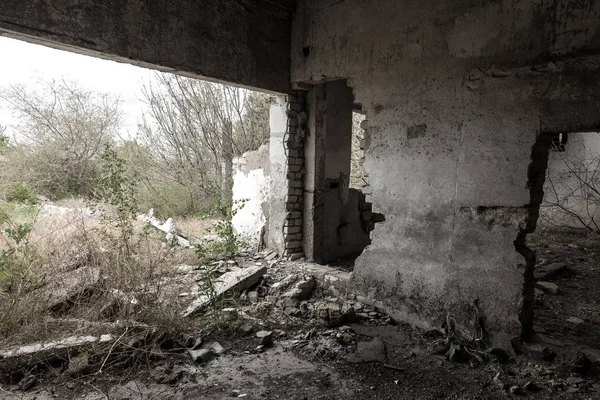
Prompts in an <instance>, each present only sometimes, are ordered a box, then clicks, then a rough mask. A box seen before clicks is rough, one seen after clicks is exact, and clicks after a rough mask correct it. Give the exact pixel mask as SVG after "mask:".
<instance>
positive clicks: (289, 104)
mask: <svg viewBox="0 0 600 400" xmlns="http://www.w3.org/2000/svg"><path fill="white" fill-rule="evenodd" d="M305 108H306V101H305V96H304V93H303V92H298V91H295V92H293V93H292V94H291V95H288V96H278V97H277V98H276V101H275V103H274V104H273V105H271V113H270V115H271V117H270V121H271V137H270V147H269V153H270V159H271V201H270V204H271V211H270V218H269V240H268V245H269V247H270V248H271V249H274V250H277V252H278V253H279V255H280V256H284V257H287V258H289V259H292V260H296V259H299V258H301V257H303V256H304V252H303V246H302V244H303V243H302V238H303V236H304V232H303V226H302V221H303V209H302V208H303V204H304V197H303V190H302V187H303V176H304V137H305V130H306V129H305V125H306V120H307V116H306V111H305Z"/></svg>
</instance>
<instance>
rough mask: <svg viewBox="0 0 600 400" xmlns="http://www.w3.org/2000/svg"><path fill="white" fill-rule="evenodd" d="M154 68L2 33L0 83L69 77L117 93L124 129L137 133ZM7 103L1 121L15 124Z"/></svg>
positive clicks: (2, 106)
mask: <svg viewBox="0 0 600 400" xmlns="http://www.w3.org/2000/svg"><path fill="white" fill-rule="evenodd" d="M153 74H154V71H152V70H149V69H145V68H140V67H134V66H133V65H129V64H121V63H117V62H114V61H108V60H103V59H100V58H94V57H89V56H83V55H80V54H75V53H70V52H67V51H61V50H55V49H52V48H49V47H45V46H41V45H35V44H30V43H27V42H23V41H19V40H15V39H10V38H6V37H2V36H0V87H2V86H6V85H11V84H20V83H23V84H30V85H31V84H33V83H34V82H35V80H36V77H40V78H42V79H44V80H52V79H59V78H65V79H67V80H71V81H76V82H78V83H79V84H80V85H81V86H82V87H84V88H87V89H91V90H94V91H100V92H105V93H110V94H113V95H116V96H118V97H119V98H120V100H121V101H122V104H121V106H122V107H121V110H122V111H123V132H121V134H123V135H125V136H133V135H135V133H136V131H137V122H138V120H139V119H140V118H141V114H142V110H143V107H144V104H143V103H142V102H141V101H140V100H139V99H140V98H141V97H142V94H141V86H142V81H146V82H147V81H148V80H149V79H151V77H152V75H153ZM14 124H15V120H14V118H13V117H12V116H11V112H10V110H9V109H8V107H7V106H6V104H4V103H2V102H1V101H0V125H4V126H9V127H10V125H14Z"/></svg>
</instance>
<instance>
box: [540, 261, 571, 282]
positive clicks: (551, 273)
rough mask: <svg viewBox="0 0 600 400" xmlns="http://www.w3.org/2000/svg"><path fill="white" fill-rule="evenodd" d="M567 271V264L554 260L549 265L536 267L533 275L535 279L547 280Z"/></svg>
mask: <svg viewBox="0 0 600 400" xmlns="http://www.w3.org/2000/svg"><path fill="white" fill-rule="evenodd" d="M567 271H568V267H567V264H565V263H561V262H556V263H552V264H549V265H545V266H541V267H536V270H535V272H534V277H535V280H536V281H547V280H549V279H553V278H556V277H557V276H559V275H561V274H563V273H565V272H567Z"/></svg>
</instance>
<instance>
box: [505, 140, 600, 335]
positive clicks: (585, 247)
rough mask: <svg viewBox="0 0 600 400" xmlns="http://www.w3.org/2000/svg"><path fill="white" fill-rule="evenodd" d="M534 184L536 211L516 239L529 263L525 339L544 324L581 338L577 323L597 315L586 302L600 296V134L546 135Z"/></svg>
mask: <svg viewBox="0 0 600 400" xmlns="http://www.w3.org/2000/svg"><path fill="white" fill-rule="evenodd" d="M528 188H529V191H530V196H531V197H530V202H529V204H528V205H527V207H528V210H529V217H528V219H527V221H526V223H525V224H524V226H523V227H522V228H521V231H520V233H519V235H518V237H517V240H516V241H515V248H516V249H517V251H518V252H519V253H521V254H522V255H523V256H524V257H525V264H526V265H525V269H524V276H523V304H522V308H521V314H520V320H521V325H522V337H523V339H525V340H530V339H532V338H533V335H534V333H535V332H536V331H538V330H539V331H544V332H549V331H553V332H557V333H559V334H560V335H565V336H567V335H574V334H575V336H579V335H578V334H576V333H575V330H574V327H575V326H576V325H577V324H579V323H581V324H583V321H584V320H586V318H587V319H590V318H593V317H591V316H590V314H589V313H587V312H586V306H585V305H586V304H589V305H590V309H591V308H593V307H595V306H593V304H596V303H597V302H598V301H600V294H598V295H597V294H596V293H597V290H595V285H594V282H597V281H599V280H600V272H599V273H598V274H596V273H595V269H596V268H595V267H594V266H595V265H596V264H597V261H598V258H597V254H600V242H599V241H598V235H599V234H600V223H599V221H600V133H597V132H568V133H562V134H559V135H556V134H541V135H539V137H538V139H537V141H536V143H535V144H534V146H533V149H532V157H531V163H530V166H529V170H528ZM586 286H587V289H588V290H585V289H586ZM559 295H560V296H559ZM534 308H535V318H534ZM577 329H580V327H578V328H577ZM590 329H591V328H590Z"/></svg>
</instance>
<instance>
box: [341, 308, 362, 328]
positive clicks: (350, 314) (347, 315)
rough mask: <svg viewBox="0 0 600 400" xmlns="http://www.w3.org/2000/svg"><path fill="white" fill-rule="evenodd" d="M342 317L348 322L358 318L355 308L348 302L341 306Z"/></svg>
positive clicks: (350, 322)
mask: <svg viewBox="0 0 600 400" xmlns="http://www.w3.org/2000/svg"><path fill="white" fill-rule="evenodd" d="M342 318H343V320H344V322H345V323H348V324H352V323H354V322H356V321H357V320H358V315H357V314H356V310H355V309H354V307H353V306H352V305H351V304H350V303H344V305H343V306H342Z"/></svg>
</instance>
